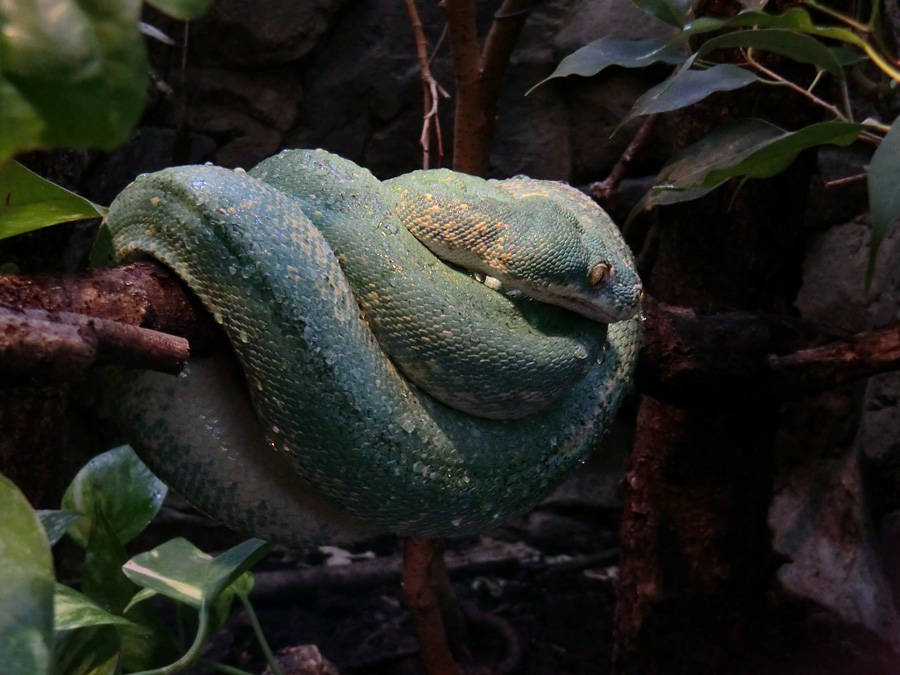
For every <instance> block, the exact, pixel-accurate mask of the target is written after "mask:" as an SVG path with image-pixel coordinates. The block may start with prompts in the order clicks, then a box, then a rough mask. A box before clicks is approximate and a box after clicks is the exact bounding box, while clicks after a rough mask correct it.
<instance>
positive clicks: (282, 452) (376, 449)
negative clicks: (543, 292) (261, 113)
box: [95, 150, 641, 543]
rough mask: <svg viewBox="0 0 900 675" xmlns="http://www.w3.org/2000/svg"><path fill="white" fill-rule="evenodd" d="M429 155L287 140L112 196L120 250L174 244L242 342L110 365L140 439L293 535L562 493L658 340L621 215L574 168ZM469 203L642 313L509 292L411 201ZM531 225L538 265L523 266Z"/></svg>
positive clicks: (496, 519) (111, 248)
mask: <svg viewBox="0 0 900 675" xmlns="http://www.w3.org/2000/svg"><path fill="white" fill-rule="evenodd" d="M419 173H421V172H414V173H413V174H409V175H407V176H406V177H400V178H397V179H392V180H390V181H385V182H381V181H378V180H377V179H375V178H374V177H373V176H372V175H371V173H369V172H368V171H366V170H365V169H361V168H360V167H358V166H356V165H355V164H353V163H352V162H349V161H347V160H344V159H341V158H340V157H337V156H335V155H332V154H330V153H327V152H325V151H317V150H296V151H285V152H283V153H281V154H279V155H276V156H275V157H272V158H269V159H268V160H265V161H264V162H262V163H261V164H260V165H259V166H257V167H255V168H254V169H253V170H252V171H250V172H249V173H247V172H243V171H240V170H235V171H230V170H227V169H222V168H219V167H214V166H189V167H176V168H172V169H166V170H163V171H160V172H157V173H154V174H149V175H145V176H142V177H139V178H138V179H137V180H136V181H135V182H134V183H133V184H132V185H130V186H129V187H128V188H126V189H125V190H124V191H123V192H122V193H121V194H120V195H119V197H117V199H116V200H115V201H114V203H113V204H112V205H111V206H110V210H109V215H108V217H107V221H106V222H105V223H104V226H103V228H102V230H101V236H100V237H99V238H98V244H97V246H96V247H95V251H96V258H98V259H99V258H103V257H106V256H109V257H110V258H111V259H112V261H114V262H119V261H123V260H129V259H133V258H137V257H143V256H151V257H153V258H156V259H157V260H159V261H160V262H162V263H163V264H165V265H167V266H168V267H169V268H171V269H172V270H173V271H174V272H175V273H176V274H177V275H178V276H180V277H181V278H182V279H183V280H184V281H185V282H186V283H187V284H188V285H189V286H190V287H191V289H192V290H193V291H194V293H195V294H196V295H197V296H198V297H199V298H200V299H201V301H202V302H203V304H204V305H205V306H206V308H207V309H208V310H209V311H210V313H211V314H212V315H213V317H214V318H215V319H216V320H217V321H218V322H219V323H221V324H222V326H223V328H224V329H225V332H226V334H227V335H228V337H229V340H230V342H231V343H232V345H233V347H234V350H235V353H236V355H237V360H238V362H239V365H235V364H234V363H233V362H231V361H230V360H228V359H226V362H225V363H221V362H220V361H221V359H218V360H216V359H212V360H209V359H206V360H204V359H196V360H192V361H191V363H190V364H189V366H188V368H187V369H186V372H185V373H184V374H183V375H182V376H179V377H177V378H173V377H169V376H165V375H161V374H158V373H148V372H143V371H134V370H124V369H122V370H119V371H118V372H111V373H110V374H109V375H108V377H107V383H106V387H107V391H108V393H109V394H110V400H111V401H112V403H113V409H114V414H115V416H116V418H117V419H118V421H119V423H120V425H121V426H122V427H123V428H124V429H125V430H126V433H127V435H128V437H129V439H130V441H131V443H132V445H133V446H134V447H135V449H136V450H137V451H138V453H139V454H140V455H141V457H142V458H143V459H144V461H145V462H146V463H147V464H148V465H149V466H150V468H151V469H152V470H153V471H154V472H156V473H157V474H158V475H159V476H160V477H161V478H162V479H163V480H165V481H166V482H168V483H169V484H170V485H171V486H172V487H173V488H175V489H176V490H177V491H179V492H181V493H182V494H183V495H184V496H185V497H186V498H188V500H189V501H191V502H192V503H194V504H195V505H196V506H198V508H200V509H201V510H202V511H205V512H206V513H207V514H209V515H211V516H212V517H214V518H216V519H218V520H220V521H221V522H223V523H225V524H226V525H229V526H231V527H233V528H235V529H237V530H240V531H243V532H246V533H248V534H253V535H255V536H260V537H264V538H269V539H273V540H278V541H283V542H286V543H310V542H324V541H341V538H342V537H348V536H352V532H353V531H359V530H360V529H362V530H367V529H368V530H371V529H373V528H374V529H376V530H380V529H387V530H390V531H392V532H394V533H396V534H400V535H417V536H445V535H452V534H464V533H471V532H478V531H481V530H483V529H484V528H486V527H489V526H492V525H496V524H498V523H500V522H502V521H503V520H504V519H506V518H508V517H510V516H512V515H515V514H517V513H521V512H523V511H524V510H526V509H528V508H530V507H531V506H533V505H534V504H536V503H537V502H539V501H540V500H541V499H542V498H543V497H544V496H545V495H546V494H548V493H549V491H551V490H552V489H553V488H554V487H555V486H556V485H557V484H558V483H559V482H561V481H562V480H563V479H564V478H565V477H566V476H567V475H568V474H569V473H571V471H572V470H573V469H574V468H576V467H577V466H578V465H579V464H580V463H581V462H583V460H584V457H585V455H586V453H587V452H588V451H589V450H590V448H591V447H592V446H593V445H594V444H595V443H596V442H597V441H598V440H599V438H600V437H601V436H602V435H603V433H604V432H605V430H606V429H607V428H608V426H609V424H610V423H611V421H612V418H613V416H614V414H615V412H616V410H617V408H618V407H619V404H620V403H621V400H622V398H623V396H624V395H625V393H626V392H627V390H628V388H629V383H630V382H631V379H632V375H633V369H634V363H635V360H636V356H637V353H638V350H639V346H640V341H641V330H640V319H639V315H638V314H636V312H637V310H638V305H639V301H640V282H639V280H638V279H637V275H636V274H635V273H634V263H633V259H632V257H631V254H630V252H629V251H628V249H627V247H626V246H625V244H624V242H623V241H622V239H621V236H620V235H619V233H618V230H617V228H616V227H615V225H614V224H612V222H611V221H609V219H608V217H606V215H605V214H604V213H603V212H602V211H601V210H600V209H599V208H598V207H597V206H596V205H595V204H593V202H592V201H591V200H590V199H589V198H587V197H586V196H584V195H582V194H581V193H579V192H577V191H576V190H574V189H572V188H569V187H568V186H565V185H563V184H560V183H553V182H548V181H537V180H532V179H528V178H524V177H517V178H514V179H509V180H508V181H483V180H481V179H476V178H473V177H469V176H463V175H461V174H454V173H453V172H441V173H440V174H438V175H437V176H436V177H435V176H432V177H430V178H429V177H428V176H427V175H426V176H425V177H424V179H423V178H419V177H417V175H418V174H419ZM431 178H437V179H440V181H439V182H440V184H439V185H437V187H435V185H434V182H435V181H433V180H432V181H431V182H430V183H429V180H431ZM448 186H449V187H448ZM441 187H448V190H449V192H448V193H447V195H442V194H440V190H439V189H438V188H441ZM423 195H432V196H431V197H430V198H428V197H424V196H423ZM420 207H421V208H420ZM434 207H437V208H436V209H435V208H434ZM522 207H527V208H522ZM423 208H427V209H429V210H427V211H425V212H424V215H423ZM454 209H456V210H461V211H462V212H467V213H468V215H469V216H471V215H472V214H474V216H475V220H474V225H475V226H476V228H475V229H478V226H480V229H481V230H484V231H490V232H493V233H494V234H495V235H497V234H498V233H499V237H500V238H502V239H503V241H501V242H498V241H497V240H496V239H494V240H489V243H488V244H486V246H487V247H488V254H486V255H480V257H481V259H485V258H490V257H494V258H496V259H497V260H499V261H501V262H503V263H504V264H508V265H510V266H512V267H514V268H515V269H516V273H517V274H524V275H525V276H526V277H527V278H529V279H531V280H533V279H535V276H534V275H535V270H536V271H537V273H540V274H544V275H546V276H548V277H551V278H554V281H553V284H554V285H555V284H556V283H557V282H556V279H563V280H566V279H568V278H571V277H573V275H574V277H577V281H576V282H575V285H576V286H577V285H579V284H581V285H588V286H592V285H596V284H592V279H593V281H594V282H596V281H597V280H598V277H602V278H600V279H599V281H600V284H599V291H600V293H601V295H600V296H599V297H598V298H595V301H596V302H599V303H600V304H601V305H602V306H603V308H604V309H603V312H604V314H603V316H612V317H617V318H623V319H624V320H620V321H617V322H616V323H610V324H609V325H605V324H604V325H601V324H598V323H595V322H594V321H591V320H589V319H588V318H585V317H582V316H578V315H576V314H573V313H572V312H570V311H568V310H566V309H562V308H559V307H552V306H549V305H546V304H545V303H543V302H534V301H532V300H530V299H527V298H525V299H516V298H509V297H507V296H505V295H503V294H501V293H497V292H496V291H493V290H491V289H490V288H487V287H486V286H485V285H483V284H480V283H478V282H477V281H476V280H474V279H473V278H472V276H471V275H469V274H466V273H463V272H461V271H460V270H459V269H458V268H456V267H455V266H448V265H446V264H444V263H443V262H440V261H438V260H437V259H436V258H435V257H434V255H433V254H432V253H431V252H429V251H428V250H427V249H426V248H424V247H423V246H422V245H421V244H420V243H419V242H418V241H417V240H416V239H415V238H414V237H413V235H412V234H411V233H410V232H409V231H408V230H407V229H406V227H404V226H403V225H402V224H401V222H400V217H401V215H402V214H403V213H404V212H408V211H411V212H412V213H413V217H414V218H420V219H421V220H428V219H429V218H430V219H434V218H441V217H443V215H444V214H445V213H446V212H448V211H454ZM541 213H543V214H549V215H550V216H552V217H554V218H556V215H554V214H557V215H558V214H562V215H563V216H564V217H563V218H561V219H560V222H562V221H566V222H567V223H568V225H565V224H564V225H563V226H562V227H560V228H553V227H549V228H548V223H546V222H544V223H542V222H535V215H536V214H541ZM507 214H508V215H509V216H510V217H507ZM513 219H515V220H517V221H520V222H521V223H522V227H523V228H524V233H521V232H519V231H518V230H516V229H515V228H512V229H507V227H506V226H507V222H508V221H510V220H513ZM480 224H481V225H480ZM551 224H555V223H551ZM469 229H470V230H471V229H472V228H469ZM451 238H452V237H451ZM529 241H530V242H531V243H535V242H536V243H537V245H538V247H539V248H540V247H542V248H541V252H540V254H539V255H535V256H532V258H531V263H536V264H537V268H521V267H519V265H520V260H521V259H524V258H527V257H528V256H527V255H525V254H524V253H523V252H524V251H525V250H527V247H526V244H528V243H529ZM597 265H603V266H606V267H608V272H606V271H603V270H602V269H601V271H599V272H598V271H596V269H597ZM521 269H525V271H524V272H521ZM567 283H568V281H564V284H567ZM595 290H596V289H595ZM363 315H364V316H365V317H367V319H363V318H362V317H363ZM627 317H632V318H627ZM385 350H387V351H388V352H390V356H388V354H387V353H386V352H385ZM392 350H396V351H397V352H399V356H397V355H396V354H395V353H394V351H392Z"/></svg>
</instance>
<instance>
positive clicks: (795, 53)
mask: <svg viewBox="0 0 900 675" xmlns="http://www.w3.org/2000/svg"><path fill="white" fill-rule="evenodd" d="M633 1H634V3H635V4H636V5H637V6H638V7H640V8H641V9H642V10H644V11H645V12H647V13H649V14H651V15H652V16H654V17H656V18H658V19H661V20H662V21H665V22H666V23H668V24H670V25H672V26H674V27H676V28H678V30H679V32H678V34H677V35H676V36H675V37H674V38H672V39H671V40H658V39H643V40H631V39H627V38H623V37H620V36H615V35H611V36H606V37H603V38H600V39H598V40H595V41H594V42H591V43H590V44H588V45H585V46H584V47H582V48H581V49H579V50H577V51H576V52H574V53H573V54H571V55H569V56H567V57H566V58H564V59H563V60H562V62H561V63H560V64H559V66H558V67H557V68H556V70H555V71H554V72H553V73H552V74H551V75H550V76H549V77H548V78H547V79H546V80H544V81H543V82H546V81H547V80H551V79H554V78H558V77H567V76H571V75H580V76H584V77H590V76H593V75H597V74H598V73H601V72H602V71H604V70H605V69H606V68H609V67H610V66H620V67H625V68H642V67H646V66H649V65H653V64H660V63H662V64H669V65H671V66H674V69H673V71H672V73H671V74H670V75H669V77H667V78H666V79H665V80H663V81H662V82H660V83H659V84H658V85H656V86H654V87H652V88H651V89H650V90H648V91H647V92H645V93H644V94H643V95H642V96H641V97H640V98H638V100H637V101H636V102H635V103H634V105H633V107H632V108H631V110H630V111H629V113H628V114H627V115H626V117H625V119H623V120H622V122H621V124H620V125H619V126H620V127H621V125H622V124H625V123H627V122H629V121H631V120H633V119H635V118H638V117H642V116H645V115H653V114H660V113H668V112H672V111H676V110H680V109H683V108H686V107H687V106H690V105H693V104H694V103H697V102H699V101H701V100H703V99H705V98H706V97H708V96H710V95H711V94H713V93H716V92H722V91H731V90H735V89H739V88H742V87H746V86H749V85H758V86H775V87H783V88H788V89H790V90H791V91H793V92H795V93H797V94H800V95H802V96H805V97H806V98H807V99H809V100H810V101H811V102H812V103H814V104H816V105H818V106H820V107H822V108H823V109H824V110H826V111H827V112H828V116H829V117H830V119H829V120H828V121H824V122H820V123H817V124H813V125H810V126H807V127H804V128H801V129H797V130H786V129H781V128H779V127H777V126H775V125H773V124H771V123H769V122H767V121H765V120H763V119H755V118H754V119H742V120H737V121H730V122H727V123H726V124H724V125H723V126H721V127H719V128H717V129H715V130H714V131H712V132H711V133H710V134H709V135H707V136H706V137H704V138H702V139H701V140H700V141H698V142H697V143H695V144H693V145H691V146H690V147H687V148H684V149H683V150H681V151H680V152H678V153H677V154H675V155H674V156H673V157H671V158H670V160H669V162H668V163H667V164H666V165H665V166H664V167H663V168H662V170H661V171H660V173H659V175H658V176H657V179H656V181H655V184H654V185H653V187H652V188H651V189H650V190H649V191H648V192H647V193H646V194H645V195H644V197H643V198H642V199H641V200H640V202H639V203H638V205H637V206H636V207H635V210H634V211H632V214H631V216H629V221H630V220H632V219H633V218H634V216H635V215H636V214H637V213H639V212H640V211H641V210H645V209H650V208H653V207H656V206H660V205H665V204H673V203H676V202H683V201H688V200H692V199H697V198H699V197H701V196H703V195H704V194H706V193H708V192H709V191H711V190H713V189H715V188H717V187H718V186H720V185H722V184H723V183H724V182H726V181H728V180H730V179H732V178H740V179H748V178H767V177H770V176H774V175H776V174H778V173H780V172H781V171H783V170H784V169H786V168H787V167H788V166H789V165H790V164H791V162H793V160H794V159H795V158H796V157H797V155H798V154H799V153H800V152H802V151H803V150H806V149H807V148H813V147H818V146H823V145H837V146H848V145H850V144H852V143H855V142H857V141H859V140H862V141H866V142H869V143H872V144H875V145H876V146H877V147H876V150H875V152H874V154H873V156H872V161H871V164H870V166H869V173H868V186H869V202H870V207H871V216H872V242H871V248H870V251H871V255H870V265H869V271H868V278H869V280H870V279H871V275H872V271H873V269H874V261H875V256H876V254H877V250H878V247H879V246H880V244H881V242H882V241H883V240H884V238H885V236H886V235H887V233H888V231H889V229H890V227H891V226H892V225H893V224H894V222H895V221H896V220H897V218H898V217H900V187H898V185H900V181H898V180H897V178H898V176H900V122H898V121H897V120H896V119H895V120H892V121H891V120H886V121H882V120H874V119H866V120H863V121H856V120H854V119H853V113H852V111H851V109H850V105H849V95H848V73H849V72H850V71H851V70H853V69H856V70H858V69H859V68H860V67H861V66H863V65H866V64H872V65H874V66H875V68H877V70H878V72H880V73H881V77H882V78H883V80H884V81H885V88H887V89H890V90H895V89H896V87H897V85H898V83H900V69H898V68H897V67H896V66H895V65H894V64H895V63H896V59H895V58H892V57H891V56H889V55H887V54H886V53H884V51H883V49H882V47H881V44H882V41H881V40H880V39H879V35H878V30H877V28H878V12H879V6H880V3H879V2H877V1H876V2H874V3H872V14H871V17H870V19H869V22H868V23H866V24H862V23H860V22H858V21H856V20H854V19H853V18H851V17H848V16H845V15H842V14H840V13H838V12H836V11H834V10H832V9H830V8H829V7H828V6H826V5H820V4H819V3H818V2H816V1H815V0H804V2H803V5H804V6H797V7H793V8H791V9H789V10H787V11H785V12H783V13H780V14H775V13H770V12H767V11H764V10H763V9H761V7H762V6H763V5H764V4H765V2H764V1H763V2H758V3H752V4H751V3H749V2H748V3H745V7H746V8H745V9H744V10H743V11H741V12H740V13H738V14H737V15H735V16H733V17H730V18H717V17H693V16H691V3H690V2H688V1H687V0H633ZM811 12H813V13H816V14H817V15H822V16H824V18H825V20H826V21H828V23H821V22H819V21H817V20H814V19H813V14H811ZM698 38H702V40H698ZM723 50H729V51H728V52H727V54H728V58H729V59H730V60H731V62H727V63H722V62H717V59H719V58H720V57H721V55H722V54H723V53H725V52H724V51H723ZM735 53H737V54H738V55H739V56H738V58H737V59H736V60H735V59H734V58H733V55H734V54H735ZM761 54H777V55H779V56H780V57H786V58H788V59H791V60H793V61H796V62H799V63H804V64H808V65H811V66H813V68H814V72H815V75H814V76H813V78H812V80H811V81H810V82H809V83H805V84H801V83H798V82H794V81H792V80H790V79H788V78H786V77H783V76H782V75H780V74H778V73H777V72H775V71H773V70H771V69H770V68H768V67H767V66H766V65H764V64H763V63H762V59H760V58H759V56H760V55H761ZM826 78H829V79H831V80H832V84H833V85H835V88H836V89H837V91H839V92H840V93H841V96H840V99H841V100H840V101H839V102H838V103H837V104H835V103H832V102H830V101H828V100H827V99H826V98H823V97H821V96H820V95H819V94H818V93H817V89H821V86H820V84H821V82H822V81H823V80H824V79H826ZM543 82H541V83H539V84H543ZM537 86H539V85H537Z"/></svg>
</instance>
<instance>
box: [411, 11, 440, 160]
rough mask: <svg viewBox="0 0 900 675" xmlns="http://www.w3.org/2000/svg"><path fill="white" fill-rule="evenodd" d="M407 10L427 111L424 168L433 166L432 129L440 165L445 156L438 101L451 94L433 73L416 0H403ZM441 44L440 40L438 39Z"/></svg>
mask: <svg viewBox="0 0 900 675" xmlns="http://www.w3.org/2000/svg"><path fill="white" fill-rule="evenodd" d="M403 1H404V4H405V5H406V12H407V14H409V24H410V26H411V27H412V31H413V36H414V37H415V40H416V56H417V57H418V59H419V72H420V74H421V77H422V98H423V101H422V108H423V110H424V111H425V113H424V116H423V118H422V134H421V135H420V136H419V145H420V146H422V168H423V169H429V168H431V152H430V149H431V130H432V127H433V128H434V131H435V138H436V140H437V146H438V165H440V163H441V160H442V159H443V157H444V141H443V137H442V135H441V122H440V119H439V118H438V101H439V100H440V98H441V97H443V98H450V94H448V93H447V91H446V90H445V89H444V88H443V87H442V86H441V85H440V83H439V82H438V81H437V80H436V79H435V78H434V76H433V75H432V74H431V58H430V57H429V56H428V41H427V40H426V39H425V30H424V28H423V26H422V20H421V19H420V18H419V11H418V9H417V8H416V2H415V0H403ZM438 44H440V41H438Z"/></svg>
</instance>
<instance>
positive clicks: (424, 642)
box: [403, 537, 462, 675]
mask: <svg viewBox="0 0 900 675" xmlns="http://www.w3.org/2000/svg"><path fill="white" fill-rule="evenodd" d="M438 555H440V553H439V552H438V551H437V550H436V548H435V545H434V542H433V541H431V540H430V539H421V538H419V537H407V538H406V539H405V540H404V542H403V593H404V595H405V596H406V604H407V605H408V606H409V613H410V614H411V615H412V619H413V626H414V627H415V630H416V637H417V638H418V640H419V658H420V659H421V661H422V668H423V669H424V670H425V672H426V673H427V674H428V675H462V669H461V668H460V667H459V664H458V663H457V662H456V660H455V659H454V658H453V654H451V653H450V647H449V646H448V645H447V638H446V636H445V634H444V622H443V620H442V618H441V611H440V607H439V605H438V600H437V597H436V595H435V589H434V586H433V581H432V580H433V578H434V566H435V557H436V556H438Z"/></svg>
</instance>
